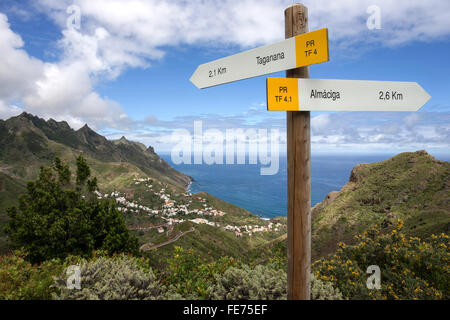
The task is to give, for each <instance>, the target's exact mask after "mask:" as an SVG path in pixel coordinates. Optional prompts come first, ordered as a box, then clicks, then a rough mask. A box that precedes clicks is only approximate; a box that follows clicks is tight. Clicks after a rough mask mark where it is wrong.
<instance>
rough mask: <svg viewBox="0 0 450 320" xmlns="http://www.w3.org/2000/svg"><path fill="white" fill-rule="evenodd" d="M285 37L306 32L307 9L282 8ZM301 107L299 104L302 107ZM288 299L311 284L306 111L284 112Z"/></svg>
mask: <svg viewBox="0 0 450 320" xmlns="http://www.w3.org/2000/svg"><path fill="white" fill-rule="evenodd" d="M284 19H285V37H286V38H290V37H293V36H296V35H299V34H302V33H306V32H308V8H307V7H305V6H304V5H301V4H294V5H292V6H290V7H289V8H287V9H286V10H285V11H284ZM286 77H287V78H309V69H308V67H302V68H297V69H292V70H288V71H286ZM301 107H302V106H300V109H301ZM286 118H287V119H286V120H287V123H286V131H287V161H288V167H287V178H288V191H287V192H288V195H287V199H288V214H287V216H288V234H287V239H288V273H287V274H288V299H290V300H309V299H310V283H311V276H310V272H311V137H310V113H309V111H287V114H286Z"/></svg>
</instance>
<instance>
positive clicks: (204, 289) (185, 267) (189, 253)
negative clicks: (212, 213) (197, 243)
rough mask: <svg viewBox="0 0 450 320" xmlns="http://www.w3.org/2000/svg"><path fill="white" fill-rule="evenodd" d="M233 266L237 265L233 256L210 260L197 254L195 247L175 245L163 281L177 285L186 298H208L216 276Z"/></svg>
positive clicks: (178, 290) (177, 289)
mask: <svg viewBox="0 0 450 320" xmlns="http://www.w3.org/2000/svg"><path fill="white" fill-rule="evenodd" d="M231 266H237V262H236V260H234V259H233V258H230V257H222V258H220V259H219V260H218V261H213V262H208V261H206V260H205V259H203V258H201V257H200V256H199V255H196V254H195V251H194V250H193V249H189V250H184V249H183V248H180V247H175V249H174V254H173V257H172V258H170V259H169V261H168V266H167V268H166V270H165V272H164V275H163V279H162V282H163V283H164V284H167V285H170V286H173V287H175V288H176V291H177V293H179V294H180V295H182V296H183V297H184V298H186V299H208V297H209V293H208V288H209V287H210V286H211V284H212V283H213V282H214V281H215V277H216V276H218V275H221V274H223V273H224V272H225V271H226V270H227V269H228V268H229V267H231Z"/></svg>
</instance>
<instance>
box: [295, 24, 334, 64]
mask: <svg viewBox="0 0 450 320" xmlns="http://www.w3.org/2000/svg"><path fill="white" fill-rule="evenodd" d="M295 50H296V51H297V68H300V67H305V66H309V65H311V64H316V63H321V62H325V61H328V60H329V54H328V29H320V30H316V31H312V32H308V33H304V34H301V35H298V36H296V37H295Z"/></svg>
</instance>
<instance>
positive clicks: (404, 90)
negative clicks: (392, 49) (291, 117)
mask: <svg viewBox="0 0 450 320" xmlns="http://www.w3.org/2000/svg"><path fill="white" fill-rule="evenodd" d="M430 98H431V97H430V95H429V94H428V93H427V92H426V91H425V90H424V89H423V88H422V87H421V86H420V85H419V84H417V82H395V81H363V80H322V79H297V78H267V109H268V110H278V111H280V110H283V111H303V110H305V111H308V110H309V111H417V110H419V109H420V108H421V107H422V106H423V105H424V104H425V103H426V102H427V101H428V100H429V99H430Z"/></svg>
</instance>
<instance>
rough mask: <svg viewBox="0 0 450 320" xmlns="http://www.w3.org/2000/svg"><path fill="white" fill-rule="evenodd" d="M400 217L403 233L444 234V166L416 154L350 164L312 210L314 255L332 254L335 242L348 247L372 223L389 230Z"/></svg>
mask: <svg viewBox="0 0 450 320" xmlns="http://www.w3.org/2000/svg"><path fill="white" fill-rule="evenodd" d="M399 218H400V219H402V220H404V221H405V226H404V232H405V234H407V235H411V236H419V237H420V238H423V239H426V238H427V237H429V236H430V235H431V234H432V233H434V234H438V233H442V232H444V233H448V231H449V227H450V163H449V162H445V161H439V160H436V159H434V158H433V157H432V156H430V155H429V154H428V153H426V152H425V151H417V152H414V153H401V154H399V155H397V156H395V157H392V158H390V159H387V160H385V161H382V162H377V163H372V164H359V165H357V166H355V167H354V168H353V170H352V172H351V175H350V179H349V181H348V183H347V184H346V185H345V186H344V187H343V188H342V189H341V190H340V191H339V192H332V193H330V194H329V195H328V196H327V197H326V199H325V200H324V201H323V202H322V203H320V204H318V205H317V206H316V207H314V208H313V210H312V228H313V230H312V250H313V257H314V258H318V257H321V256H324V255H326V254H328V253H331V252H334V251H335V250H336V249H337V245H338V243H339V242H340V241H343V242H346V243H352V242H353V241H354V235H355V234H358V233H359V234H360V233H363V232H364V231H365V230H367V229H368V228H369V227H372V226H374V225H379V227H380V229H381V230H382V231H383V232H385V233H386V232H389V231H390V230H392V228H393V224H395V222H396V220H397V219H399Z"/></svg>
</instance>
